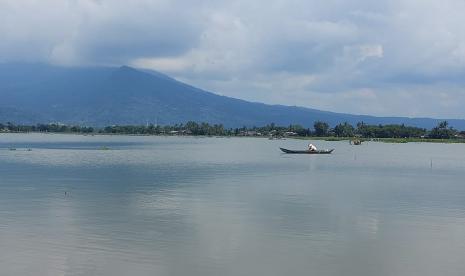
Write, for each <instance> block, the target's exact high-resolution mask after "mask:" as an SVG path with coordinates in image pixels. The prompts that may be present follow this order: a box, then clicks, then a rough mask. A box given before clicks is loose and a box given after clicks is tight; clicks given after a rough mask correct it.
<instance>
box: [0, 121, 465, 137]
mask: <svg viewBox="0 0 465 276" xmlns="http://www.w3.org/2000/svg"><path fill="white" fill-rule="evenodd" d="M0 132H56V133H84V134H88V133H100V134H133V135H206V136H273V137H284V136H301V137H305V136H320V137H361V138H432V139H452V138H464V137H465V132H464V131H462V132H458V131H457V130H455V129H454V128H452V127H449V125H448V123H447V121H443V122H440V123H439V124H438V125H437V126H436V127H434V128H433V129H431V130H426V129H424V128H418V127H412V126H405V125H367V124H365V123H363V122H360V123H358V124H357V125H356V126H355V127H354V126H352V125H350V124H349V123H347V122H345V123H340V124H338V125H336V126H335V127H334V128H331V127H330V126H329V125H328V124H327V123H325V122H321V121H317V122H315V123H314V125H313V129H310V128H304V127H302V126H300V125H289V126H277V125H275V124H273V123H272V124H269V125H266V126H263V127H242V128H229V129H226V128H224V127H223V125H221V124H213V125H211V124H208V123H196V122H192V121H190V122H187V123H186V124H175V125H165V126H159V125H157V126H155V125H152V124H151V125H146V126H143V125H114V126H107V127H104V128H93V127H86V126H78V125H63V124H56V123H55V124H37V125H15V124H13V123H6V124H1V123H0Z"/></svg>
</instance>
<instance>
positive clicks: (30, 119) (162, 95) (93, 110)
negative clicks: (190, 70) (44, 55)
mask: <svg viewBox="0 0 465 276" xmlns="http://www.w3.org/2000/svg"><path fill="white" fill-rule="evenodd" d="M0 95H1V101H0V122H7V121H11V122H14V123H29V124H34V123H47V122H61V123H67V124H82V125H90V126H105V125H114V124H145V123H146V122H147V121H148V122H152V123H155V122H157V123H159V124H175V123H185V122H187V121H197V122H208V123H218V124H219V123H221V124H224V125H225V126H226V127H241V126H249V127H250V126H260V125H266V124H269V123H275V124H278V125H289V124H300V125H302V126H304V127H311V126H312V125H313V122H314V121H317V120H321V121H325V122H328V123H329V124H330V125H332V126H334V125H335V124H337V123H341V122H345V121H347V122H349V123H351V124H356V123H357V122H360V121H363V122H365V123H368V124H402V123H403V124H405V125H412V126H417V127H423V128H431V127H433V126H435V125H436V124H437V123H438V122H439V121H440V120H443V119H434V118H408V117H376V116H370V115H353V114H345V113H337V112H330V111H323V110H318V109H313V108H307V107H299V106H286V105H279V104H277V105H268V104H264V103H258V102H249V101H245V100H241V99H236V98H231V97H227V96H221V95H217V94H214V93H212V92H208V91H205V90H202V89H199V88H196V87H194V86H191V85H189V84H186V83H183V82H180V81H178V80H176V79H174V78H171V77H169V76H167V75H165V74H163V73H159V72H156V71H151V70H150V71H149V70H139V69H135V68H132V67H129V66H121V67H59V66H52V65H45V64H5V63H3V64H0ZM447 120H448V121H449V123H450V125H451V126H454V127H455V128H458V129H465V120H462V119H447Z"/></svg>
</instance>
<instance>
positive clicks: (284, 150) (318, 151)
mask: <svg viewBox="0 0 465 276" xmlns="http://www.w3.org/2000/svg"><path fill="white" fill-rule="evenodd" d="M279 149H280V150H281V151H282V152H284V153H293V154H330V153H331V152H333V151H334V149H330V150H317V151H309V150H289V149H283V148H279Z"/></svg>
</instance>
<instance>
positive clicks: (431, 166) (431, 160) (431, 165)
mask: <svg viewBox="0 0 465 276" xmlns="http://www.w3.org/2000/svg"><path fill="white" fill-rule="evenodd" d="M430 168H431V170H432V169H433V158H431V159H430Z"/></svg>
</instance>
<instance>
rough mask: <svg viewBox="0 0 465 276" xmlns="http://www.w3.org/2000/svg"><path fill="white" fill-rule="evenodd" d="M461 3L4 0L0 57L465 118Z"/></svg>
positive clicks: (288, 99) (385, 111) (354, 108)
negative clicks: (152, 73) (121, 69)
mask: <svg viewBox="0 0 465 276" xmlns="http://www.w3.org/2000/svg"><path fill="white" fill-rule="evenodd" d="M463 10H465V2H463V1H459V0H445V1H441V2H437V1H432V0H421V1H420V0H393V1H387V0H381V1H376V2H373V1H367V0H349V1H343V0H332V1H325V2H321V1H316V0H288V1H284V0H273V1H262V0H259V1H252V2H251V1H245V0H238V1H223V0H217V1H212V0H199V1H195V3H194V2H192V1H182V0H134V1H130V2H128V1H123V0H99V1H97V0H95V1H92V0H68V1H64V0H42V1H38V0H23V1H14V0H1V1H0V61H5V62H8V61H42V62H49V63H54V64H63V65H71V66H72V65H89V64H91V65H95V64H101V65H121V64H129V65H133V66H136V67H141V68H148V69H154V70H160V71H162V72H166V73H168V74H170V75H172V76H174V77H176V78H178V79H180V80H184V81H187V82H189V83H191V84H193V85H197V86H200V87H202V88H205V89H208V90H212V91H215V92H218V93H221V94H224V95H228V96H232V97H240V98H244V99H247V100H253V101H262V102H267V103H281V104H296V105H302V106H309V107H315V108H325V109H329V110H333V111H341V112H354V113H369V114H374V115H407V116H409V115H410V116H413V115H415V116H430V115H433V114H434V115H437V116H446V115H454V116H456V117H462V118H465V111H461V109H460V107H458V106H457V105H454V104H452V102H453V101H454V99H458V100H460V99H463V98H464V96H463V95H464V94H465V90H463V89H462V88H461V87H462V86H463V84H465V29H464V28H463V27H462V26H463V25H465V19H463V16H462V14H461V11H463ZM367 91H371V92H370V93H368V92H367ZM367 93H368V94H369V95H371V96H367V95H368V94H367ZM364 95H365V96H364ZM446 98H447V100H444V99H446ZM400 99H402V100H400ZM439 99H442V100H439ZM444 102H448V103H449V104H447V105H444V104H443V103H444ZM413 106H415V108H414V109H413V108H412V107H413ZM440 107H442V108H440ZM438 110H439V111H438Z"/></svg>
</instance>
